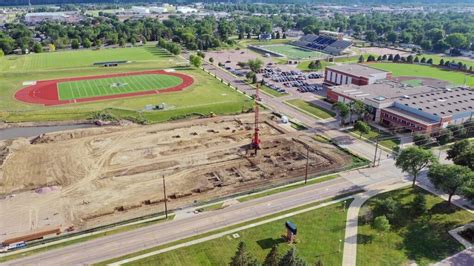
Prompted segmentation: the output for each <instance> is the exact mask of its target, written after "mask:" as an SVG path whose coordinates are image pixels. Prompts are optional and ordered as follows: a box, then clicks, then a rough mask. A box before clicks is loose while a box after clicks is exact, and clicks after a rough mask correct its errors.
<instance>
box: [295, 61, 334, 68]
mask: <svg viewBox="0 0 474 266" xmlns="http://www.w3.org/2000/svg"><path fill="white" fill-rule="evenodd" d="M312 61H313V60H311V61H303V62H300V63H299V64H298V66H297V68H298V69H299V70H302V71H324V68H325V67H327V66H332V65H334V63H331V62H327V61H323V60H321V61H320V62H321V68H320V69H310V68H309V63H311V62H312Z"/></svg>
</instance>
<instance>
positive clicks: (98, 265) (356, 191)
mask: <svg viewBox="0 0 474 266" xmlns="http://www.w3.org/2000/svg"><path fill="white" fill-rule="evenodd" d="M361 192H363V190H362V189H360V190H354V191H350V192H347V193H343V194H340V195H338V196H335V197H332V198H329V199H326V200H322V201H317V202H312V203H309V204H306V205H303V206H300V207H296V208H293V209H290V210H286V211H282V212H278V213H274V214H271V215H267V216H264V217H260V218H257V219H255V220H251V221H247V222H243V223H239V224H235V225H231V226H228V227H224V228H221V229H217V230H214V231H210V232H207V233H203V234H200V235H196V236H192V237H188V238H185V239H181V240H177V241H175V242H172V243H168V244H164V245H161V246H156V247H152V248H149V249H146V250H142V251H138V252H135V253H131V254H126V255H123V256H121V257H118V258H114V259H110V260H106V261H102V262H100V263H96V264H94V265H96V266H105V265H108V264H110V263H113V262H117V261H120V260H124V259H127V258H133V257H136V256H139V255H143V254H147V253H150V252H153V251H156V250H160V249H163V248H167V247H171V246H175V245H178V244H182V243H186V242H189V241H192V240H196V239H200V238H203V237H207V236H211V235H215V234H218V233H221V232H225V231H229V230H232V229H235V228H239V227H242V226H246V225H249V224H252V223H257V222H261V221H265V220H268V219H271V218H274V217H278V216H281V215H284V214H287V213H290V212H296V211H299V210H304V209H306V208H310V207H313V206H317V205H320V204H323V203H325V202H330V201H333V200H338V199H341V198H345V197H349V196H351V195H354V194H357V193H361ZM352 200H353V199H352V198H351V199H348V200H346V203H347V205H346V206H349V205H350V203H351V202H352ZM346 209H347V208H346Z"/></svg>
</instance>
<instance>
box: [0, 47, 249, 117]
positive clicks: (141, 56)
mask: <svg viewBox="0 0 474 266" xmlns="http://www.w3.org/2000/svg"><path fill="white" fill-rule="evenodd" d="M103 53H104V54H105V55H102V54H103ZM90 54H93V55H96V56H95V57H92V58H91V57H88V56H87V55H90ZM30 56H31V58H30ZM49 56H52V57H55V56H60V57H59V58H58V59H57V60H59V61H64V67H62V63H61V62H57V61H54V60H52V61H51V58H50V57H49ZM82 56H84V58H83V60H82V59H81V57H82ZM16 57H18V58H17V59H16V60H10V59H8V58H10V56H6V57H3V58H0V99H2V100H1V101H0V121H7V122H24V121H58V120H77V119H88V118H91V117H92V116H93V114H94V113H96V112H98V111H102V110H107V112H111V110H113V112H114V113H115V114H116V115H117V116H118V118H122V117H123V116H122V115H125V117H132V118H136V117H140V118H142V120H146V121H148V122H150V123H153V122H161V121H167V120H170V119H179V118H183V117H185V116H189V115H200V114H203V115H208V114H209V113H210V112H213V113H215V114H218V115H220V114H236V113H240V112H242V110H244V111H246V110H248V109H250V108H251V107H252V101H251V100H250V99H249V98H248V97H246V96H245V95H242V94H241V93H239V92H237V91H236V90H233V89H230V88H229V87H228V86H226V85H224V84H222V83H221V82H219V81H218V80H216V79H215V78H214V77H211V76H210V75H208V74H206V73H205V72H204V71H201V70H197V69H192V68H187V67H183V66H182V65H181V64H180V62H182V60H181V59H179V58H178V57H174V56H170V55H169V54H166V53H165V52H163V51H162V50H159V49H158V48H155V47H153V46H147V47H138V48H117V49H103V50H98V51H92V50H79V51H66V52H57V53H45V54H35V55H33V54H32V55H26V56H16ZM127 59H128V60H131V61H132V62H131V63H127V64H122V65H119V66H118V67H110V68H104V67H98V66H93V65H92V63H93V62H97V61H107V60H109V61H110V60H127ZM18 60H20V61H18ZM7 61H8V63H7V65H10V66H13V65H12V62H10V61H16V62H17V64H16V65H15V67H14V68H9V67H7V66H6V65H4V64H3V63H5V62H7ZM36 61H37V63H34V62H36ZM19 62H23V63H22V64H19ZM33 63H34V64H33ZM30 64H33V65H35V64H37V65H42V66H43V68H31V66H30ZM162 68H175V69H176V70H177V71H179V72H181V73H183V74H187V75H190V76H192V77H193V78H194V81H195V82H194V84H193V85H191V86H190V87H188V88H187V89H186V90H184V91H180V92H171V93H164V94H158V95H145V96H137V97H129V98H120V99H110V100H104V101H97V102H87V103H74V104H67V105H59V106H50V107H44V106H43V105H37V104H27V103H24V102H20V101H17V100H16V99H14V94H15V92H16V91H17V90H19V89H20V88H22V87H23V85H22V84H23V82H25V81H31V80H47V79H58V78H67V77H79V76H93V75H104V74H112V73H126V72H132V71H144V70H156V69H162ZM5 69H7V70H5ZM125 83H130V82H127V81H125ZM89 93H91V92H89ZM76 96H77V95H76ZM160 103H166V104H167V106H169V107H170V108H169V109H168V110H162V111H150V112H148V111H147V112H142V111H143V109H144V107H145V106H146V105H148V104H152V105H157V104H160Z"/></svg>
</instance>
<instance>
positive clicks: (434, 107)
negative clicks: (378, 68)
mask: <svg viewBox="0 0 474 266" xmlns="http://www.w3.org/2000/svg"><path fill="white" fill-rule="evenodd" d="M327 97H328V100H330V101H332V102H336V101H339V102H346V103H349V102H351V101H355V100H360V101H362V102H364V103H365V104H366V107H367V110H368V111H369V113H370V115H371V117H372V119H373V121H375V122H377V123H381V124H383V125H385V126H387V127H392V128H401V129H406V130H409V131H423V132H427V133H434V132H437V131H438V130H439V129H440V128H445V127H446V126H448V125H450V124H461V123H463V122H464V121H466V120H468V119H470V118H472V115H473V112H474V92H473V91H472V90H470V89H467V88H461V87H454V88H446V87H435V86H426V85H420V86H410V85H407V84H404V83H400V82H395V81H390V80H384V81H377V82H375V83H374V84H371V85H366V86H357V85H354V84H348V85H341V86H334V87H331V88H329V89H328V93H327Z"/></svg>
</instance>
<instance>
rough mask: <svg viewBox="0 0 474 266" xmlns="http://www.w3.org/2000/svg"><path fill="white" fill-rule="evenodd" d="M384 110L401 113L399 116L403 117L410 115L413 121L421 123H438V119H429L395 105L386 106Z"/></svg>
mask: <svg viewBox="0 0 474 266" xmlns="http://www.w3.org/2000/svg"><path fill="white" fill-rule="evenodd" d="M383 110H384V111H385V110H386V111H389V112H390V113H392V114H395V115H399V116H402V117H409V119H410V120H412V121H413V122H417V123H420V124H427V125H432V124H436V123H438V121H436V120H432V119H429V118H427V117H424V116H421V115H417V114H415V113H411V112H408V111H405V110H403V109H400V108H397V107H395V106H391V107H388V108H384V109H383Z"/></svg>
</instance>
